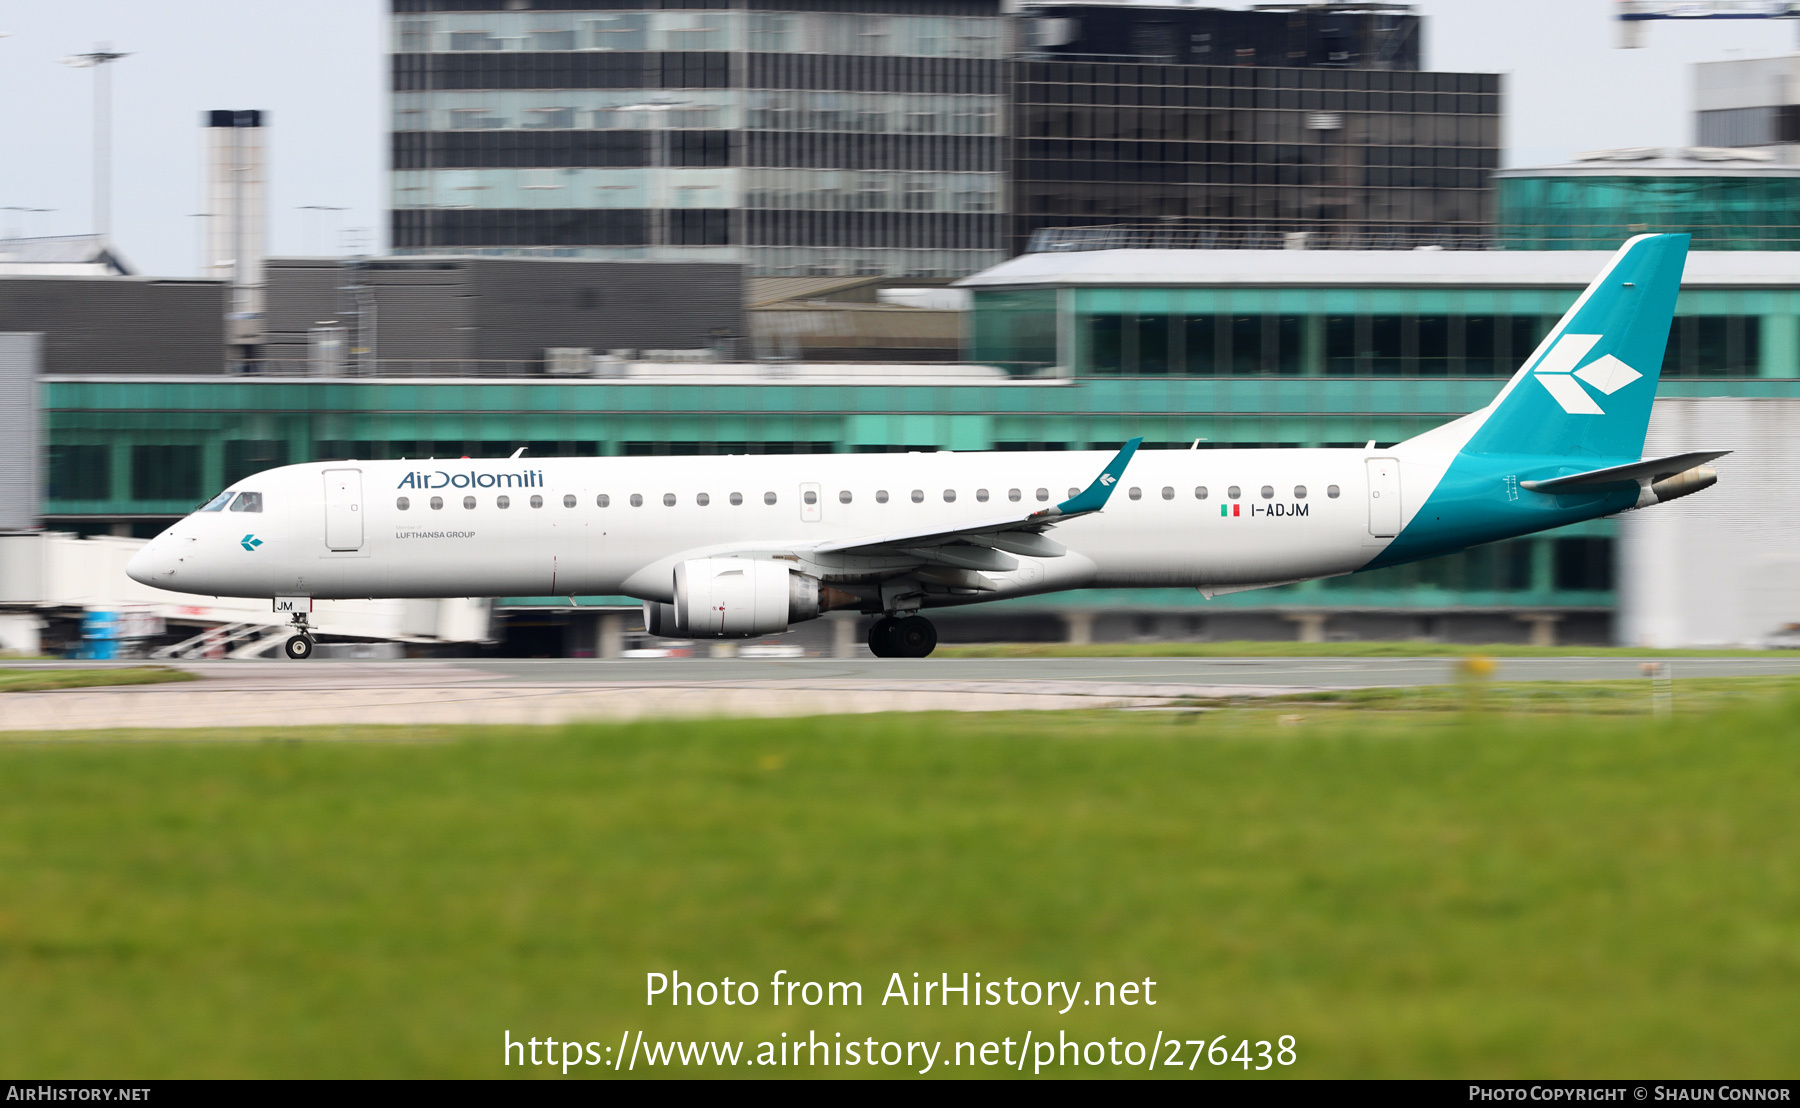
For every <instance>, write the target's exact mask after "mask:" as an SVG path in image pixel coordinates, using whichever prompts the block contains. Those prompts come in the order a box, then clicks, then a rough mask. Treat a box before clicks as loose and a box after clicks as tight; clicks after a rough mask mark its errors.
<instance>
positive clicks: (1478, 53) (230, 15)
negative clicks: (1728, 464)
mask: <svg viewBox="0 0 1800 1108" xmlns="http://www.w3.org/2000/svg"><path fill="white" fill-rule="evenodd" d="M1215 3H1216V6H1219V7H1247V6H1249V4H1248V2H1247V0H1215ZM1418 7H1419V9H1420V11H1422V12H1423V13H1424V15H1425V17H1426V27H1425V65H1426V66H1427V67H1428V68H1431V69H1447V70H1473V71H1482V72H1498V73H1505V74H1507V75H1508V77H1507V81H1506V86H1505V87H1506V93H1507V96H1506V103H1505V109H1506V113H1507V131H1506V139H1505V141H1506V145H1507V150H1506V153H1505V156H1504V161H1505V164H1507V165H1538V164H1544V163H1549V162H1555V161H1561V160H1563V159H1565V158H1567V157H1568V156H1569V155H1570V154H1572V153H1575V152H1576V151H1580V150H1590V149H1596V148H1600V147H1609V146H1676V145H1682V144H1685V143H1688V142H1691V141H1692V135H1693V121H1692V117H1691V112H1692V104H1691V100H1692V78H1691V74H1690V70H1689V66H1690V65H1691V63H1693V62H1696V61H1703V60H1716V59H1721V58H1729V57H1761V56H1767V55H1771V54H1779V53H1785V52H1788V51H1790V50H1792V49H1793V48H1794V43H1795V29H1794V25H1793V24H1792V23H1790V22H1786V21H1781V22H1776V21H1733V22H1711V23H1701V22H1685V23H1666V22H1665V23H1657V24H1653V25H1652V26H1651V28H1650V31H1649V36H1648V37H1649V45H1648V47H1647V48H1645V49H1642V50H1619V49H1616V48H1615V47H1614V42H1615V40H1616V35H1617V32H1616V28H1615V24H1614V23H1613V22H1612V20H1611V19H1610V18H1609V16H1610V15H1611V13H1612V9H1613V7H1614V3H1613V0H1421V2H1420V3H1419V4H1418ZM386 11H387V4H386V2H385V0H159V2H155V3H150V2H146V0H56V2H55V3H44V2H42V0H35V2H30V3H27V2H25V0H0V32H5V33H6V34H7V37H5V38H0V104H4V105H6V110H5V111H3V112H0V208H6V207H26V208H54V209H56V210H55V211H53V212H47V213H41V214H30V215H26V214H21V213H18V212H12V211H0V235H6V234H10V233H12V232H14V231H15V230H18V229H23V230H24V231H25V232H26V233H28V234H34V235H50V234H78V233H82V232H85V231H88V230H90V229H91V228H92V226H93V214H92V213H93V208H92V202H93V201H92V186H91V182H92V172H93V170H92V165H93V163H92V148H93V139H92V136H93V101H92V95H91V90H92V87H93V80H94V77H93V73H92V71H90V70H83V69H71V68H68V67H66V66H63V65H60V64H58V59H60V58H63V57H66V56H68V55H70V54H74V53H78V52H83V51H88V50H92V49H94V48H95V47H96V46H97V45H99V44H102V43H106V44H110V46H111V47H112V48H113V49H115V50H121V51H129V52H131V57H129V58H126V59H124V60H123V61H120V62H117V63H114V69H113V90H114V92H113V96H114V136H115V138H114V148H113V149H114V153H113V163H114V173H113V198H114V201H113V218H112V223H113V229H114V233H113V238H114V241H115V242H116V243H117V244H118V247H119V249H120V251H121V252H122V253H123V255H124V256H125V258H126V259H127V260H128V261H129V262H130V263H131V264H132V265H133V266H134V267H136V268H137V269H138V271H139V272H143V273H151V274H161V275H170V276H182V275H191V274H193V273H195V272H196V271H197V268H198V256H199V242H198V229H197V226H196V225H197V224H198V223H199V222H200V220H198V219H196V218H194V217H193V215H192V213H194V212H198V211H200V210H201V204H202V200H201V192H200V186H201V177H200V170H201V149H202V148H201V137H202V136H201V134H200V128H199V118H200V113H201V112H202V111H206V110H211V109H216V108H260V109H263V110H265V111H268V112H270V113H271V115H270V131H269V140H270V146H271V158H270V161H271V196H270V242H269V252H270V253H271V254H301V253H307V254H311V253H336V252H339V251H340V250H341V249H342V247H343V245H344V244H343V237H342V233H341V232H343V231H344V230H346V229H353V228H365V229H368V230H367V231H366V232H365V234H372V235H374V236H375V242H376V244H377V245H378V246H380V245H384V244H385V238H384V237H383V236H382V234H381V227H382V223H383V212H382V204H383V184H382V176H383V164H382V151H383V147H384V143H383V127H384V125H385V124H384V118H383V117H384V113H385V104H386V92H385V87H384V82H383V76H382V75H383V71H384V67H383V65H382V50H383V47H384V45H385V41H386V39H385V33H384V24H385V19H386ZM309 204H311V205H330V206H334V207H343V208H347V209H349V210H348V211H345V212H343V213H318V212H307V211H302V210H300V209H301V208H302V207H303V206H304V205H309Z"/></svg>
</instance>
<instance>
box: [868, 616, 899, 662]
mask: <svg viewBox="0 0 1800 1108" xmlns="http://www.w3.org/2000/svg"><path fill="white" fill-rule="evenodd" d="M869 653H871V654H873V655H875V656H876V657H877V658H892V657H893V656H894V621H893V620H891V619H889V618H887V617H886V616H882V617H881V618H880V619H878V620H876V621H875V622H874V623H873V624H871V625H870V626H869Z"/></svg>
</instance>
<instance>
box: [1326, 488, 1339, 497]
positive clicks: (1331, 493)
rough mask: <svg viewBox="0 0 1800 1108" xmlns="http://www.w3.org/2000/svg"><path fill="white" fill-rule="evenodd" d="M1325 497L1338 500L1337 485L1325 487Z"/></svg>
mask: <svg viewBox="0 0 1800 1108" xmlns="http://www.w3.org/2000/svg"><path fill="white" fill-rule="evenodd" d="M1325 495H1326V496H1329V497H1330V498H1331V499H1333V500H1336V499H1337V497H1338V487H1337V486H1336V485H1326V486H1325Z"/></svg>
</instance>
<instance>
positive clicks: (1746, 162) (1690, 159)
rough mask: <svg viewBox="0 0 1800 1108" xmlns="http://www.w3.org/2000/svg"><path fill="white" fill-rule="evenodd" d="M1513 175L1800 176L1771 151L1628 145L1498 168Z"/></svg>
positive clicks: (1502, 173) (1796, 168)
mask: <svg viewBox="0 0 1800 1108" xmlns="http://www.w3.org/2000/svg"><path fill="white" fill-rule="evenodd" d="M1494 176H1495V177H1496V178H1507V177H1800V165H1783V164H1782V163H1781V162H1780V161H1779V160H1778V159H1777V158H1776V157H1775V155H1774V154H1772V153H1770V152H1768V151H1767V150H1756V149H1750V148H1745V149H1739V148H1737V147H1730V146H1673V147H1667V148H1664V147H1661V146H1627V147H1622V148H1620V149H1617V150H1590V151H1587V152H1586V153H1583V154H1577V155H1575V156H1574V157H1573V158H1572V159H1570V160H1569V161H1568V162H1566V163H1564V164H1562V165H1544V166H1532V167H1525V168H1517V169H1498V170H1495V171H1494Z"/></svg>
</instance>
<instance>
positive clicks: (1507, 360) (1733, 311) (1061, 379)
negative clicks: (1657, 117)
mask: <svg viewBox="0 0 1800 1108" xmlns="http://www.w3.org/2000/svg"><path fill="white" fill-rule="evenodd" d="M1083 244H1086V245H1092V240H1091V238H1090V239H1085V240H1084V239H1082V237H1081V236H1079V235H1076V236H1073V237H1072V238H1071V239H1070V240H1069V241H1066V242H1060V243H1059V242H1056V241H1049V240H1046V241H1044V242H1043V243H1042V245H1043V246H1045V247H1046V248H1045V249H1043V250H1040V251H1039V252H1035V253H1030V254H1026V255H1023V256H1021V257H1018V258H1015V259H1013V260H1011V261H1009V262H1005V263H1003V264H1001V265H998V266H995V267H993V268H991V269H989V270H987V271H985V272H983V273H981V274H979V275H977V276H975V277H972V278H970V279H968V280H967V281H966V282H964V285H965V286H966V287H967V288H968V289H969V291H970V292H971V294H972V307H971V309H970V310H969V311H968V312H967V313H966V329H967V335H968V348H967V352H968V354H969V358H968V359H967V363H968V364H965V365H953V366H945V365H913V366H905V365H887V366H883V365H878V364H863V365H844V366H822V365H807V364H796V363H781V362H756V361H748V360H746V361H736V362H718V361H715V362H691V361H661V362H655V361H642V360H640V361H637V362H631V363H610V362H605V361H602V360H599V359H596V360H595V361H594V362H592V363H591V364H590V367H589V368H590V369H593V370H597V371H598V372H597V375H596V374H585V375H577V376H556V375H551V374H548V373H545V372H542V371H541V370H540V371H539V372H536V373H534V374H532V375H528V376H509V377H498V378H497V377H483V376H473V375H466V374H465V375H455V374H451V375H443V376H406V375H402V374H403V373H404V371H403V370H401V371H391V372H390V371H383V369H382V367H381V366H380V365H379V364H377V365H375V366H373V367H372V368H373V370H374V372H373V374H372V375H368V376H357V375H339V376H308V375H305V370H304V363H297V364H295V366H294V367H293V368H292V369H288V370H283V371H281V372H272V373H264V374H259V375H235V374H227V373H224V372H219V371H215V372H207V373H190V374H164V375H154V376H152V375H135V376H131V377H128V378H121V377H119V376H111V375H97V374H91V373H89V374H84V373H80V372H70V371H69V370H70V369H71V368H73V367H71V366H69V365H68V364H67V363H66V362H64V363H59V365H58V366H57V371H56V372H53V373H48V374H46V375H45V376H44V377H43V378H42V381H41V387H40V390H39V395H40V397H41V402H42V404H43V407H44V411H43V413H42V417H41V418H42V422H43V425H44V428H45V434H46V437H47V442H46V445H47V450H46V462H47V473H46V481H45V485H46V490H47V495H46V497H45V499H44V501H43V503H42V518H43V523H44V525H45V526H46V527H51V528H57V529H67V530H78V531H83V532H88V533H96V532H102V533H136V534H144V535H148V534H152V533H155V532H156V531H158V530H160V529H161V528H162V527H163V526H165V525H166V524H167V522H168V521H169V520H171V519H173V518H175V517H176V516H178V515H180V514H182V513H184V512H186V511H187V510H189V509H191V508H192V507H193V505H194V504H196V503H197V502H199V501H201V500H203V499H205V498H206V496H208V495H210V494H211V493H212V492H213V491H215V490H217V489H218V488H220V487H223V486H224V485H226V484H228V483H230V482H231V481H234V480H236V479H238V478H240V477H242V476H244V475H245V474H247V473H249V472H252V471H254V470H256V469H259V468H264V467H267V466H270V465H278V464H285V463H289V462H302V461H310V460H315V459H327V458H400V457H430V456H440V457H441V456H463V455H469V456H474V457H482V456H499V457H503V456H505V455H508V454H511V453H512V452H513V451H514V450H516V449H518V448H519V447H526V448H527V449H528V452H529V454H530V455H532V456H538V457H545V456H563V455H589V454H599V455H607V456H624V457H632V456H645V457H648V456H655V455H667V454H709V455H721V456H724V455H730V454H742V453H840V452H841V453H849V452H862V451H907V450H918V451H930V450H1017V451H1052V450H1079V449H1111V448H1113V447H1115V446H1116V445H1117V444H1118V443H1119V442H1121V441H1122V440H1124V439H1126V438H1129V437H1132V436H1142V437H1143V438H1144V439H1145V445H1146V447H1147V448H1149V449H1160V450H1177V449H1179V450H1190V449H1194V450H1200V451H1204V450H1207V449H1212V448H1217V447H1221V446H1234V447H1251V446H1356V447H1360V446H1362V445H1363V444H1364V443H1366V442H1368V441H1370V440H1374V441H1376V442H1379V443H1392V442H1395V441H1398V440H1400V439H1404V438H1406V437H1409V436H1411V435H1414V434H1417V433H1418V432H1420V431H1423V430H1425V429H1427V428H1429V427H1432V426H1435V425H1437V424H1439V423H1442V422H1445V421H1447V420H1449V419H1452V418H1454V417H1455V416H1457V415H1460V414H1462V413H1464V412H1467V411H1471V410H1473V409H1475V408H1478V407H1480V406H1481V405H1483V404H1485V403H1486V402H1487V401H1488V400H1489V399H1490V398H1491V397H1492V396H1493V395H1494V393H1495V392H1496V391H1497V390H1498V388H1499V386H1500V384H1501V383H1502V382H1503V381H1504V380H1505V377H1506V376H1507V375H1508V374H1509V373H1510V371H1511V370H1512V368H1513V367H1514V366H1515V365H1516V364H1517V362H1518V360H1519V359H1520V358H1522V357H1523V356H1524V355H1525V354H1526V353H1528V352H1529V351H1530V349H1531V348H1532V347H1533V346H1534V345H1535V344H1536V342H1537V340H1538V338H1540V337H1541V336H1542V335H1543V334H1544V333H1545V332H1546V331H1547V330H1548V329H1549V327H1550V326H1551V325H1552V324H1553V323H1554V321H1555V320H1556V318H1557V317H1559V316H1560V315H1561V313H1562V312H1563V311H1564V310H1565V309H1566V308H1567V307H1568V306H1569V305H1570V304H1571V303H1572V302H1573V300H1574V298H1575V297H1576V296H1577V295H1578V293H1579V292H1580V290H1581V288H1582V287H1583V286H1585V284H1586V283H1587V282H1588V281H1589V280H1591V279H1592V276H1593V275H1594V273H1596V272H1598V270H1599V269H1600V268H1601V267H1602V266H1603V265H1604V264H1605V261H1606V255H1604V254H1601V253H1589V252H1580V251H1545V252H1529V251H1454V250H1444V251H1387V252H1356V251H1295V250H1281V251H1245V250H1234V251H1208V250H1179V249H1119V250H1093V249H1080V248H1078V247H1079V246H1081V245H1083ZM515 264H516V263H515ZM548 264H551V265H559V264H560V265H566V264H570V263H555V262H552V263H548ZM645 264H648V263H645ZM571 295H574V293H571ZM1660 395H1662V396H1664V397H1691V398H1702V397H1717V396H1728V397H1749V398H1765V399H1771V400H1780V399H1783V398H1785V399H1789V400H1792V399H1796V398H1800V253H1794V252H1785V251H1762V252H1755V251H1729V252H1701V253H1696V254H1694V255H1692V256H1691V257H1690V261H1689V266H1688V275H1687V281H1686V286H1685V287H1684V289H1683V292H1682V294H1681V299H1680V302H1679V304H1678V307H1677V319H1676V324H1675V330H1674V334H1673V336H1672V338H1671V342H1670V346H1669V353H1668V358H1667V361H1666V362H1665V364H1664V367H1663V383H1662V386H1661V390H1660ZM1688 445H1693V444H1688ZM1701 445H1713V444H1711V443H1707V444H1701ZM1727 445H1729V444H1727ZM1617 527H1618V524H1617V522H1616V521H1599V522H1595V523H1590V524H1585V525H1581V526H1579V527H1576V528H1571V529H1567V530H1564V531H1559V532H1556V533H1554V534H1551V535H1545V536H1535V537H1531V538H1525V539H1520V540H1515V541H1512V542H1507V543H1501V544H1496V545H1493V546H1488V547H1482V548H1478V549H1475V550H1471V551H1468V552H1466V553H1463V554H1460V555H1454V556H1450V557H1446V558H1440V559H1435V560H1432V561H1428V562H1424V563H1419V564H1416V565H1411V566H1402V567H1397V568H1394V569H1388V570H1382V571H1378V572H1374V573H1369V574H1358V575H1352V576H1350V577H1345V578H1338V579H1332V580H1327V581H1320V582H1311V583H1306V584H1301V585H1294V586H1287V587H1283V588H1276V589H1264V590H1257V591H1252V592H1247V593H1239V594H1233V595H1228V596H1220V597H1217V598H1215V599H1212V600H1208V599H1205V598H1203V597H1202V596H1200V595H1199V594H1197V593H1194V592H1189V591H1183V590H1165V591H1145V592H1136V591H1131V592H1120V593H1117V594H1113V593H1105V592H1087V593H1072V594H1063V595H1056V596H1048V597H1041V598H1031V599H1025V600H1019V601H1013V602H1007V603H1004V604H998V605H991V606H978V607H975V608H971V609H968V610H966V611H960V612H956V613H952V614H948V615H947V617H946V618H945V619H944V620H943V632H944V636H945V638H946V640H947V641H954V640H957V639H963V640H969V639H996V638H1036V639H1060V638H1065V637H1075V638H1085V637H1096V638H1100V639H1107V640H1130V639H1136V638H1191V637H1204V638H1216V639H1232V638H1294V637H1300V638H1321V637H1334V638H1335V637H1355V638H1406V637H1419V636H1428V637H1435V638H1447V639H1452V640H1464V641H1506V640H1514V641H1525V640H1529V639H1531V638H1533V637H1535V638H1536V639H1537V640H1538V641H1545V640H1547V639H1551V638H1555V639H1557V640H1559V641H1574V642H1596V643H1598V642H1605V641H1609V640H1610V639H1611V638H1612V637H1613V636H1614V634H1615V625H1614V624H1615V618H1614V617H1615V608H1616V606H1617V602H1618V595H1617V584H1616V581H1615V577H1614V563H1615V554H1614V541H1615V537H1616V534H1617ZM575 600H576V603H575V604H574V605H571V604H570V602H569V600H568V599H567V598H554V597H516V598H509V599H507V600H505V601H503V602H501V606H500V607H501V610H502V612H503V614H509V616H510V618H511V619H512V620H514V621H516V622H517V624H518V627H519V628H520V629H521V630H520V631H519V632H518V633H519V634H521V635H524V634H526V632H525V631H524V630H523V628H525V627H526V626H527V625H529V626H531V627H533V628H534V630H532V631H530V632H529V635H530V641H531V643H533V644H534V645H533V646H532V647H531V649H532V650H533V651H534V652H551V653H562V652H567V651H580V650H585V649H588V648H589V647H588V646H584V645H583V644H590V645H591V643H592V641H593V636H592V631H591V627H588V625H587V623H584V621H591V618H592V617H591V615H590V614H588V613H583V612H581V611H580V608H582V607H603V606H606V605H622V604H625V603H628V601H626V600H624V599H623V598H599V597H579V598H575ZM584 627H587V629H586V630H584V629H583V628H584Z"/></svg>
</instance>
